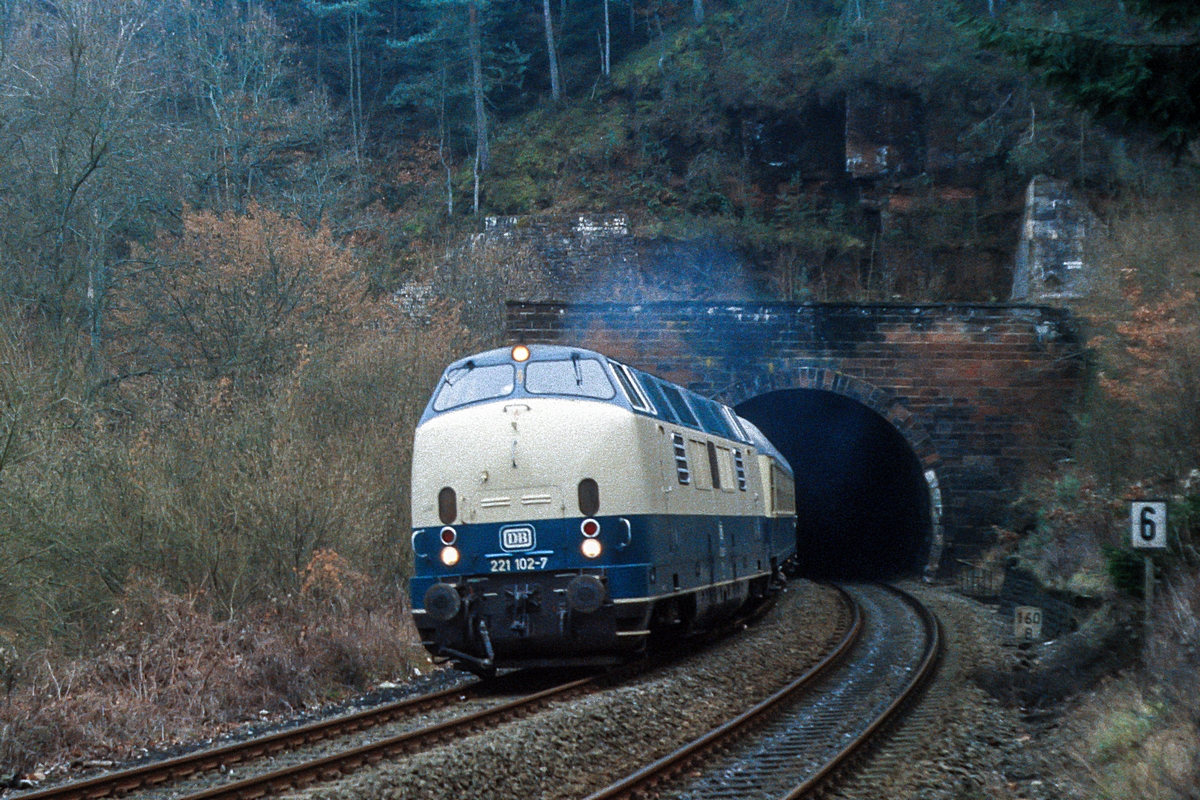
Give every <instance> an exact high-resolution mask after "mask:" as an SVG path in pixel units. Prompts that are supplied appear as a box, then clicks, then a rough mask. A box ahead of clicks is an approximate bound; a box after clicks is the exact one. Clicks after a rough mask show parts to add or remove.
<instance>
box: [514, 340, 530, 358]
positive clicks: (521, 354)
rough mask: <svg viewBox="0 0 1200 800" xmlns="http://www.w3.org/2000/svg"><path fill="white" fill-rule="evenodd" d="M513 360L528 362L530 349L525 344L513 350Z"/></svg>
mask: <svg viewBox="0 0 1200 800" xmlns="http://www.w3.org/2000/svg"><path fill="white" fill-rule="evenodd" d="M512 359H513V361H528V360H529V348H528V347H526V346H525V345H523V344H519V345H517V346H516V347H514V348H513V349H512Z"/></svg>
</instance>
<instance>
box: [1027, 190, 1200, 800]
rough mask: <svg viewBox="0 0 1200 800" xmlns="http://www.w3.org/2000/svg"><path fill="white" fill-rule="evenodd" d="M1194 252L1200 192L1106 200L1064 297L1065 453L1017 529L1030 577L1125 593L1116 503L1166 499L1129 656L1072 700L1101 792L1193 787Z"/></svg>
mask: <svg viewBox="0 0 1200 800" xmlns="http://www.w3.org/2000/svg"><path fill="white" fill-rule="evenodd" d="M1198 252H1200V204H1198V203H1197V202H1196V200H1195V199H1194V197H1193V196H1191V195H1190V193H1183V192H1180V193H1169V194H1167V195H1166V196H1163V197H1160V198H1159V199H1157V200H1153V201H1151V200H1138V201H1130V202H1129V203H1128V204H1127V205H1126V206H1124V207H1122V208H1120V209H1119V210H1117V211H1115V212H1113V213H1112V214H1111V217H1110V220H1109V223H1108V227H1107V229H1106V230H1105V231H1104V232H1103V234H1102V235H1101V236H1100V237H1098V242H1097V244H1096V246H1095V248H1094V250H1093V253H1092V257H1091V260H1090V263H1091V264H1092V265H1094V267H1093V268H1094V273H1093V276H1092V281H1091V284H1090V286H1089V292H1090V294H1089V296H1088V297H1087V298H1085V299H1083V300H1082V301H1080V302H1079V303H1078V304H1077V305H1076V306H1075V308H1076V309H1077V310H1078V311H1079V312H1080V313H1081V315H1082V316H1083V318H1084V320H1085V321H1086V325H1087V328H1088V333H1089V337H1090V338H1089V346H1090V351H1091V354H1092V358H1093V365H1094V370H1095V382H1094V385H1093V389H1092V391H1091V393H1090V395H1089V396H1088V398H1087V400H1086V401H1085V403H1084V406H1083V408H1082V409H1081V415H1080V436H1079V440H1078V445H1077V448H1076V457H1075V459H1074V460H1073V461H1071V462H1068V463H1064V464H1061V465H1060V468H1059V470H1058V471H1057V473H1056V474H1054V475H1051V476H1048V477H1047V478H1046V479H1045V480H1044V481H1042V482H1040V483H1038V484H1036V485H1034V486H1032V487H1031V489H1030V497H1029V498H1028V500H1029V506H1030V507H1031V508H1035V509H1036V510H1037V518H1036V521H1035V524H1034V525H1033V527H1032V529H1031V530H1030V531H1029V532H1028V533H1027V534H1026V535H1025V536H1024V537H1022V538H1021V539H1020V542H1019V550H1018V552H1019V555H1020V557H1021V559H1022V560H1023V561H1024V562H1025V563H1026V564H1027V565H1028V566H1030V567H1031V568H1033V569H1034V570H1035V571H1036V572H1037V573H1038V574H1039V576H1040V577H1041V579H1042V581H1043V582H1044V583H1046V584H1048V585H1050V586H1052V587H1055V588H1058V589H1061V590H1065V591H1070V592H1073V593H1075V594H1081V595H1086V596H1091V597H1098V598H1104V599H1105V600H1106V601H1107V602H1109V603H1116V604H1118V605H1120V604H1126V605H1130V606H1133V607H1134V608H1135V609H1136V608H1140V604H1141V600H1140V598H1141V567H1142V564H1141V558H1140V556H1138V555H1135V554H1134V553H1133V552H1132V551H1131V549H1130V546H1129V544H1128V539H1129V510H1128V509H1129V505H1128V502H1129V501H1130V500H1134V499H1142V498H1149V497H1165V498H1168V499H1169V500H1170V503H1169V513H1170V518H1171V530H1170V537H1169V538H1170V547H1169V550H1168V551H1167V552H1166V553H1164V554H1160V555H1158V556H1156V564H1157V570H1158V576H1159V581H1158V590H1157V594H1156V597H1155V605H1154V608H1153V615H1152V618H1151V621H1150V625H1149V627H1148V629H1146V630H1145V631H1143V635H1142V663H1141V665H1140V667H1141V668H1140V670H1137V671H1134V672H1129V673H1127V674H1124V675H1121V676H1117V677H1116V678H1115V679H1112V680H1110V681H1108V682H1106V683H1105V684H1104V685H1103V686H1102V687H1100V688H1099V689H1098V690H1097V691H1096V692H1094V693H1092V694H1089V695H1087V696H1086V697H1085V698H1083V699H1082V701H1081V705H1080V706H1079V708H1078V710H1077V712H1075V714H1074V715H1072V719H1073V723H1072V724H1074V725H1075V726H1076V727H1077V728H1078V729H1079V730H1080V731H1081V733H1082V741H1081V742H1080V744H1079V750H1078V752H1077V754H1076V755H1077V760H1078V762H1079V763H1080V764H1081V765H1082V766H1083V767H1084V773H1085V774H1084V777H1083V779H1084V780H1085V782H1086V783H1088V784H1089V785H1090V786H1091V787H1092V788H1093V789H1094V791H1096V792H1097V794H1098V795H1099V796H1104V797H1126V796H1140V797H1156V798H1179V797H1193V796H1194V794H1195V786H1196V782H1197V781H1198V780H1200V739H1197V736H1196V730H1197V728H1196V721H1197V720H1198V719H1200V649H1198V647H1200V552H1198V551H1197V538H1198V537H1200V481H1198V479H1200V472H1197V470H1198V469H1200V460H1198V459H1200V269H1198V262H1197V260H1196V253H1198ZM1137 613H1138V612H1134V615H1135V616H1136V614H1137Z"/></svg>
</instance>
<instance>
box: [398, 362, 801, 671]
mask: <svg viewBox="0 0 1200 800" xmlns="http://www.w3.org/2000/svg"><path fill="white" fill-rule="evenodd" d="M412 465H413V466H412V517H413V534H412V546H413V552H414V563H415V568H414V575H413V578H412V582H411V591H412V605H413V615H414V619H415V622H416V626H417V629H418V630H419V631H420V634H421V639H422V643H423V644H424V645H425V647H426V648H428V650H429V651H430V652H431V653H432V654H433V655H434V656H435V657H438V658H444V659H449V660H451V661H454V662H455V663H457V664H459V665H462V666H464V667H466V668H467V669H470V670H473V671H475V672H480V673H486V672H490V671H492V670H494V669H495V668H496V667H504V666H522V665H545V666H548V665H571V664H607V663H615V662H618V661H620V660H623V659H625V658H628V657H630V656H631V655H634V654H637V653H639V652H641V651H642V650H644V649H645V646H646V643H647V641H648V639H649V637H651V636H652V635H653V634H655V633H656V632H658V631H667V630H676V631H685V632H690V631H695V630H702V629H704V628H707V627H711V626H712V625H713V624H714V623H716V622H718V621H720V620H722V619H726V618H728V617H730V616H731V615H733V614H735V613H736V612H737V611H738V610H739V609H742V608H743V607H745V606H747V605H748V604H753V603H757V602H761V601H762V599H763V598H765V597H766V596H767V595H768V594H769V593H770V592H771V591H772V590H773V588H774V587H775V586H777V585H778V582H779V579H780V573H781V569H782V566H783V564H784V562H785V561H787V560H788V559H790V558H792V557H793V556H794V554H795V549H796V528H795V489H794V484H793V476H792V472H791V468H790V467H789V466H788V464H787V462H786V461H785V460H784V458H783V457H782V456H781V455H780V454H779V453H778V451H776V450H775V448H774V447H772V446H771V443H770V442H768V441H767V440H766V438H765V437H764V436H763V435H762V433H760V432H759V431H758V429H757V428H755V427H754V426H753V425H752V424H750V423H749V422H748V421H746V420H744V419H741V418H740V417H738V416H737V415H736V414H735V413H734V412H733V411H732V410H731V409H729V408H728V407H727V406H724V405H721V404H720V403H717V402H714V401H712V400H709V399H707V398H704V397H701V396H700V395H698V394H695V393H694V392H691V391H688V390H687V389H684V388H682V387H680V386H676V385H674V384H672V383H669V382H667V381H664V380H661V379H659V378H657V377H654V376H653V375H649V374H647V373H645V372H641V371H639V370H636V369H633V368H631V367H628V366H626V365H624V364H621V363H618V362H617V361H614V360H612V359H610V358H607V357H605V356H603V355H601V354H599V353H596V352H593V351H590V350H584V349H580V348H573V347H559V346H552V345H529V346H526V345H517V346H515V347H512V348H511V349H510V348H503V349H498V350H491V351H488V352H486V353H480V354H478V355H474V356H471V357H469V358H464V359H461V360H459V361H456V362H454V363H453V364H451V365H450V366H449V367H448V368H447V369H446V371H445V373H444V374H443V376H442V379H441V381H440V382H439V384H438V387H437V389H436V390H435V391H434V394H433V397H432V398H431V400H430V401H429V405H428V406H427V408H426V409H425V413H424V415H423V416H422V417H421V421H420V423H419V425H418V426H417V430H416V436H415V441H414V445H413V459H412Z"/></svg>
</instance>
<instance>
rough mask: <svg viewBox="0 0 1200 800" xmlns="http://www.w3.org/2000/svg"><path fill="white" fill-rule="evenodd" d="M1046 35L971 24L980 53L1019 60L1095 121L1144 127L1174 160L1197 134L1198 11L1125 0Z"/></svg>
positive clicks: (1181, 0) (1167, 0) (1173, 1)
mask: <svg viewBox="0 0 1200 800" xmlns="http://www.w3.org/2000/svg"><path fill="white" fill-rule="evenodd" d="M1123 6H1124V9H1125V11H1124V13H1117V14H1116V15H1113V14H1112V13H1111V9H1095V8H1090V9H1089V10H1090V11H1091V12H1092V18H1090V19H1089V18H1088V17H1087V16H1083V17H1078V18H1075V19H1072V20H1071V23H1070V24H1068V23H1067V22H1065V21H1063V17H1060V15H1059V14H1058V13H1057V12H1055V14H1054V17H1053V20H1054V24H1052V25H1050V26H1049V27H1044V26H1037V25H1030V24H1022V23H1021V22H1020V21H1019V20H1015V19H1008V20H994V21H993V20H978V19H973V20H972V21H971V22H970V23H969V24H970V25H971V26H973V27H974V28H975V29H976V31H977V33H978V35H979V38H980V41H981V42H982V43H983V44H984V46H986V47H990V48H995V49H999V50H1002V51H1004V52H1007V53H1010V54H1012V55H1015V56H1018V57H1020V58H1021V59H1023V60H1024V62H1025V63H1026V64H1027V65H1028V66H1029V67H1032V68H1034V69H1036V70H1039V71H1040V76H1041V79H1042V80H1043V81H1044V82H1045V83H1046V84H1047V85H1049V86H1051V87H1053V88H1055V89H1058V90H1059V91H1060V92H1062V93H1063V95H1064V96H1066V97H1067V98H1068V99H1069V100H1070V101H1071V102H1073V103H1076V104H1077V105H1080V106H1082V107H1084V108H1087V109H1089V110H1090V111H1092V112H1093V113H1095V114H1096V115H1097V117H1099V118H1102V119H1108V120H1115V121H1119V122H1123V123H1129V124H1133V125H1137V126H1144V127H1146V128H1148V129H1150V130H1151V131H1153V132H1154V134H1155V135H1156V136H1158V137H1159V141H1160V142H1161V143H1162V144H1163V145H1164V146H1165V147H1167V148H1168V149H1170V150H1171V151H1172V152H1174V153H1175V155H1176V157H1177V158H1178V157H1179V156H1180V155H1182V154H1183V153H1184V152H1185V151H1186V150H1187V148H1188V146H1189V144H1190V143H1191V142H1192V140H1193V139H1194V138H1195V137H1196V134H1197V132H1198V131H1200V3H1196V2H1192V1H1191V0H1125V2H1124V3H1123Z"/></svg>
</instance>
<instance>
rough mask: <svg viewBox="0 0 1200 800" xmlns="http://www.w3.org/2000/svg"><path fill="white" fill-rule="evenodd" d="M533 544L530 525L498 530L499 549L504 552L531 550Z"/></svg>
mask: <svg viewBox="0 0 1200 800" xmlns="http://www.w3.org/2000/svg"><path fill="white" fill-rule="evenodd" d="M535 542H536V539H535V538H534V535H533V526H532V525H509V526H508V527H507V528H501V529H500V547H502V548H503V549H504V550H505V552H509V553H511V552H513V551H516V550H532V549H533V546H534V543H535Z"/></svg>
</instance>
